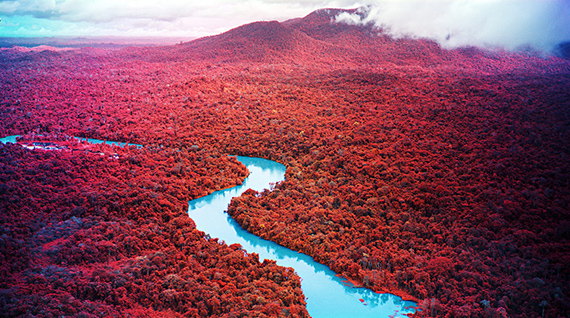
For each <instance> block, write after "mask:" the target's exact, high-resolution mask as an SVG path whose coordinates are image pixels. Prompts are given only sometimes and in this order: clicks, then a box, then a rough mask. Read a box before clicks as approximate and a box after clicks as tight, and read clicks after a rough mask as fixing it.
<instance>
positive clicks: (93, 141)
mask: <svg viewBox="0 0 570 318" xmlns="http://www.w3.org/2000/svg"><path fill="white" fill-rule="evenodd" d="M18 137H20V135H12V136H8V137H4V138H0V142H2V143H8V142H11V143H14V144H15V143H16V138H18ZM73 138H75V139H77V140H79V141H82V140H85V141H87V142H88V143H91V144H107V145H114V146H119V147H124V146H126V145H129V146H137V148H142V145H139V144H128V143H126V142H119V141H107V140H99V139H91V138H81V137H73Z"/></svg>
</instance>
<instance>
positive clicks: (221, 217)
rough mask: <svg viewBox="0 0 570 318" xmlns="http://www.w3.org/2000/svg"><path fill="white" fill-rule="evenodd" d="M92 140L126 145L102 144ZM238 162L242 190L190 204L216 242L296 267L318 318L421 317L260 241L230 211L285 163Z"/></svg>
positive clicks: (406, 305)
mask: <svg viewBox="0 0 570 318" xmlns="http://www.w3.org/2000/svg"><path fill="white" fill-rule="evenodd" d="M16 137H18V136H8V137H5V138H0V142H3V143H6V142H12V143H15V142H16ZM78 139H80V138H78ZM83 140H85V139H83ZM87 141H88V142H91V143H108V144H115V145H118V146H124V145H125V144H122V143H118V142H109V141H102V140H97V139H88V140H87ZM136 146H137V147H142V146H140V145H136ZM237 159H238V160H239V161H240V162H242V163H243V164H244V165H246V166H247V169H248V170H249V171H250V174H249V176H248V177H247V178H246V179H245V181H244V182H243V184H242V185H240V186H236V187H233V188H229V189H225V190H220V191H216V192H214V193H212V194H210V195H208V196H205V197H202V198H197V199H194V200H191V201H189V207H188V214H189V216H190V217H191V218H192V219H193V220H194V222H195V223H196V227H197V228H198V229H199V230H201V231H203V232H205V233H206V234H208V235H209V236H210V237H212V238H218V239H220V240H223V241H224V242H225V243H226V244H228V245H229V244H234V243H237V244H240V245H241V246H242V248H243V249H244V250H246V251H247V252H248V253H257V254H259V259H260V260H261V261H263V260H264V259H270V260H275V261H276V262H277V264H278V265H280V266H285V267H292V268H294V269H295V272H297V274H298V275H299V276H300V277H301V288H302V289H303V293H304V294H305V297H306V301H307V310H308V311H309V314H310V315H311V316H312V317H314V318H320V317H326V318H334V317H362V318H365V317H406V314H408V313H414V312H415V309H414V306H416V303H414V302H410V301H404V300H402V299H401V298H400V297H398V296H395V295H392V294H379V293H375V292H373V291H371V290H369V289H366V288H359V287H355V286H354V285H352V284H351V283H350V282H348V281H346V280H345V279H342V278H341V277H339V276H337V274H336V273H335V272H333V271H332V270H331V269H329V268H328V267H327V266H325V265H322V264H319V263H317V262H316V261H315V260H313V258H311V257H309V256H307V255H304V254H301V253H298V252H295V251H293V250H290V249H288V248H286V247H283V246H281V245H279V244H277V243H274V242H271V241H267V240H264V239H262V238H260V237H257V236H255V235H253V234H251V233H249V232H247V231H246V230H244V229H243V228H242V227H241V226H240V225H239V224H237V222H236V221H235V220H234V219H233V218H232V217H231V216H229V215H228V214H227V212H226V210H227V207H228V205H229V204H230V202H231V199H232V198H233V197H237V196H240V195H241V194H242V193H243V192H245V191H246V190H247V189H253V190H256V191H262V190H263V189H270V188H271V184H273V183H277V182H279V181H283V180H284V179H285V166H283V165H282V164H280V163H277V162H275V161H271V160H266V159H262V158H251V157H242V156H237Z"/></svg>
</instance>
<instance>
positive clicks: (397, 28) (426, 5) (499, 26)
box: [336, 0, 570, 51]
mask: <svg viewBox="0 0 570 318" xmlns="http://www.w3.org/2000/svg"><path fill="white" fill-rule="evenodd" d="M336 22H341V23H348V24H371V25H373V26H375V27H377V28H379V29H383V30H384V31H386V32H388V33H389V34H391V35H393V36H395V37H404V36H411V37H421V38H431V39H434V40H436V41H437V42H439V43H440V45H442V46H443V47H446V48H454V47H460V46H470V45H474V46H481V47H503V48H506V49H509V50H517V49H528V48H532V49H538V50H545V51H550V50H552V49H553V48H554V47H555V46H556V45H557V44H558V43H560V42H563V41H569V40H570V1H568V0H536V1H535V0H533V1H530V0H472V1H469V0H438V1H410V0H402V1H390V0H388V1H378V2H375V3H371V4H368V5H366V6H364V7H361V8H360V9H359V10H358V12H357V13H354V14H348V13H342V14H339V15H338V16H337V17H336Z"/></svg>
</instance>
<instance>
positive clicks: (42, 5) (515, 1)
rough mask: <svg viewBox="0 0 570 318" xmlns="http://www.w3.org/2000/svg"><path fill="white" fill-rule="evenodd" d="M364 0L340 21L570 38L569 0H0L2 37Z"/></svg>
mask: <svg viewBox="0 0 570 318" xmlns="http://www.w3.org/2000/svg"><path fill="white" fill-rule="evenodd" d="M365 5H368V6H369V7H368V9H367V10H366V17H365V18H364V19H361V18H360V17H357V16H349V15H343V16H340V17H337V19H336V21H338V22H342V23H352V24H355V23H370V24H372V25H375V26H377V27H383V28H384V29H389V30H390V32H391V33H392V34H393V35H395V36H405V35H408V36H415V37H428V38H433V39H435V40H437V41H438V42H439V43H441V44H442V45H443V46H446V47H457V46H461V45H480V46H503V47H506V48H508V49H513V48H517V47H520V46H523V45H525V44H529V45H531V46H534V47H536V48H539V49H545V50H548V49H550V48H551V47H552V46H553V45H555V44H557V43H558V42H561V41H569V40H570V0H371V1H350V0H346V1H345V0H337V1H326V0H309V1H282V0H243V1H230V0H200V1H192V0H190V1H189V0H17V1H15V0H0V18H1V19H2V20H1V21H0V37H29V36H35V37H43V36H58V35H59V36H62V35H63V36H169V37H186V38H188V37H201V36H206V35H214V34H219V33H221V32H224V31H227V30H229V29H232V28H235V27H237V26H240V25H242V24H245V23H249V22H254V21H268V20H277V21H284V20H287V19H291V18H297V17H303V16H305V15H307V14H309V13H310V12H312V11H314V10H316V9H320V8H357V7H361V6H365Z"/></svg>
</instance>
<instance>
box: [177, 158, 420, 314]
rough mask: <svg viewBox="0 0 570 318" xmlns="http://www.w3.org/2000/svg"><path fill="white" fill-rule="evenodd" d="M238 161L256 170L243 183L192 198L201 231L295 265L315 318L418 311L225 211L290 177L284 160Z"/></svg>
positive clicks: (190, 210) (263, 256)
mask: <svg viewBox="0 0 570 318" xmlns="http://www.w3.org/2000/svg"><path fill="white" fill-rule="evenodd" d="M237 159H238V160H239V161H241V162H242V163H243V164H244V165H246V166H247V169H249V171H250V175H249V176H248V177H247V178H246V179H245V181H244V183H243V185H241V186H236V187H233V188H229V189H225V190H221V191H216V192H214V193H212V194H211V195H208V196H205V197H202V198H198V199H195V200H192V201H190V202H189V208H188V214H189V215H190V217H191V218H192V219H193V220H194V222H195V223H196V227H197V228H198V229H199V230H201V231H204V232H205V233H207V234H208V235H210V237H216V238H219V239H221V240H223V241H224V242H226V244H234V243H238V244H240V245H241V246H242V247H243V249H245V250H246V251H247V252H249V253H253V252H255V253H257V254H259V259H260V260H263V259H272V260H275V261H276V262H277V264H278V265H280V266H286V267H293V268H294V269H295V271H296V272H297V274H298V275H299V276H300V277H301V288H302V289H303V292H304V293H305V297H306V301H307V310H308V311H309V314H310V315H311V316H312V317H315V318H318V317H327V318H332V317H404V316H405V315H406V314H408V313H414V312H415V310H414V308H413V306H415V305H416V303H414V302H409V301H403V300H402V299H401V298H400V297H397V296H394V295H392V294H378V293H375V292H373V291H371V290H369V289H366V288H357V287H354V286H353V285H352V284H351V283H348V282H346V281H345V280H343V279H342V278H340V277H338V276H336V273H335V272H333V271H332V270H331V269H329V268H328V267H327V266H325V265H322V264H319V263H317V262H315V260H313V258H311V257H309V256H307V255H304V254H301V253H298V252H295V251H293V250H290V249H288V248H286V247H283V246H281V245H279V244H276V243H274V242H271V241H267V240H264V239H262V238H260V237H258V236H255V235H253V234H251V233H249V232H247V231H246V230H244V229H243V228H242V227H241V226H240V225H239V224H237V222H236V221H235V220H234V219H233V218H232V217H231V216H229V215H228V214H227V212H225V211H226V210H227V207H228V205H229V203H230V201H231V199H232V198H233V197H237V196H240V195H241V194H242V193H243V192H245V191H246V190H247V189H253V190H256V191H262V190H263V189H269V188H270V183H275V182H279V181H283V180H284V179H285V166H283V165H282V164H280V163H277V162H275V161H271V160H266V159H261V158H250V157H241V156H238V157H237ZM361 299H362V300H364V302H362V301H361Z"/></svg>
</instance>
